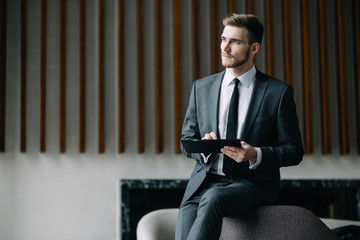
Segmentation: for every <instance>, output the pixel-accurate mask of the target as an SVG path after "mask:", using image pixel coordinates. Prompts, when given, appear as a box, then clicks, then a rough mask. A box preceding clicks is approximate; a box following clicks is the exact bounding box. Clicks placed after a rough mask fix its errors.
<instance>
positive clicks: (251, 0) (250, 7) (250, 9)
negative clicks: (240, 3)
mask: <svg viewBox="0 0 360 240" xmlns="http://www.w3.org/2000/svg"><path fill="white" fill-rule="evenodd" d="M247 13H249V14H255V0H247Z"/></svg>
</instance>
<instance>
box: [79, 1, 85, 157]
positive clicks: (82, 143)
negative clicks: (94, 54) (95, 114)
mask: <svg viewBox="0 0 360 240" xmlns="http://www.w3.org/2000/svg"><path fill="white" fill-rule="evenodd" d="M79 11H80V13H79V29H80V30H79V68H80V69H79V152H80V153H85V151H86V0H80V1H79Z"/></svg>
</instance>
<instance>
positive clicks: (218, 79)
mask: <svg viewBox="0 0 360 240" xmlns="http://www.w3.org/2000/svg"><path fill="white" fill-rule="evenodd" d="M224 74H225V71H224V72H221V73H219V74H217V75H215V77H214V78H213V79H212V83H211V84H209V94H210V95H209V96H217V97H210V98H209V112H210V117H211V119H210V122H211V128H212V129H214V131H215V133H216V135H217V136H218V135H219V130H218V126H219V118H218V116H219V101H220V90H221V83H222V79H223V77H224Z"/></svg>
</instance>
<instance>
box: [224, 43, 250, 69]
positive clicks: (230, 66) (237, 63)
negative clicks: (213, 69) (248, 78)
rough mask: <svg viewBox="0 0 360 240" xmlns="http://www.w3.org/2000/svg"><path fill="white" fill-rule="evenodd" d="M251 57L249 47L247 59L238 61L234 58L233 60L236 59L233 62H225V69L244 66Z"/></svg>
mask: <svg viewBox="0 0 360 240" xmlns="http://www.w3.org/2000/svg"><path fill="white" fill-rule="evenodd" d="M249 56H250V47H249V49H248V51H247V52H246V54H245V57H244V58H243V59H236V58H234V57H233V58H232V59H234V61H233V62H231V63H225V62H224V61H223V62H222V65H223V67H226V68H237V67H240V66H242V65H244V64H245V63H246V62H247V61H248V60H249Z"/></svg>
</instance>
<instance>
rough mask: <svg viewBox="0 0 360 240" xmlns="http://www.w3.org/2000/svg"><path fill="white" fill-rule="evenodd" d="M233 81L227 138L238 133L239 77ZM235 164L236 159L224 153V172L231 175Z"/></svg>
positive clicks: (233, 136) (234, 137) (233, 137)
mask: <svg viewBox="0 0 360 240" xmlns="http://www.w3.org/2000/svg"><path fill="white" fill-rule="evenodd" d="M233 81H234V83H235V86H234V90H233V93H232V95H231V100H230V106H229V114H228V122H227V127H226V139H236V133H237V131H236V126H237V122H238V106H239V90H238V86H239V79H237V78H235V79H234V80H233ZM233 164H234V160H233V159H231V158H229V157H228V156H226V155H224V162H223V172H224V173H225V175H228V176H230V171H231V168H232V165H233Z"/></svg>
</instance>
